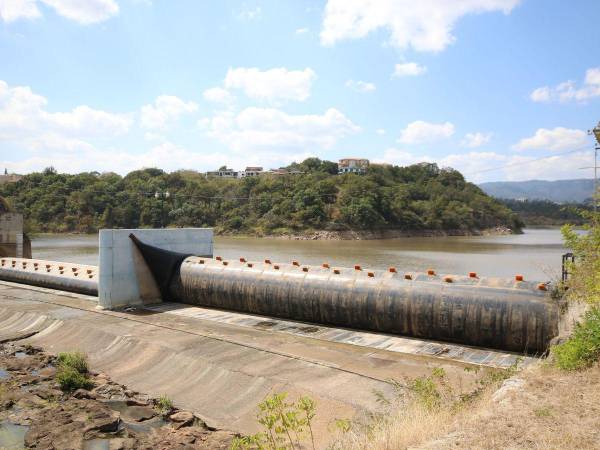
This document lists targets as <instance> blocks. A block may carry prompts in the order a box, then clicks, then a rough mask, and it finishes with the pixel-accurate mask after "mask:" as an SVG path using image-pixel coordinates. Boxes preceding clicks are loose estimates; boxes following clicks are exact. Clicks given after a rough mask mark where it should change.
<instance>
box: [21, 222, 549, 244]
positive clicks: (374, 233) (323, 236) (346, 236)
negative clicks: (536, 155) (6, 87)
mask: <svg viewBox="0 0 600 450" xmlns="http://www.w3.org/2000/svg"><path fill="white" fill-rule="evenodd" d="M208 228H210V227H208ZM528 228H532V229H556V228H560V227H528ZM213 229H214V228H213ZM97 234H98V233H97V232H96V233H77V232H71V231H70V232H46V231H44V232H40V233H31V239H32V240H34V239H35V238H36V237H45V236H82V237H83V236H97ZM515 234H523V231H522V230H513V229H511V228H508V227H503V226H499V227H495V228H485V229H482V230H477V229H476V230H461V229H457V230H394V229H388V230H385V229H384V230H341V231H328V230H307V231H299V232H296V233H276V234H261V233H233V232H223V231H217V230H215V237H229V238H256V239H279V240H288V241H317V240H320V241H359V240H364V241H367V240H381V239H397V238H412V237H415V238H424V237H431V238H439V237H451V236H508V235H515Z"/></svg>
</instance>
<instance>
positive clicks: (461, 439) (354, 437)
mask: <svg viewBox="0 0 600 450" xmlns="http://www.w3.org/2000/svg"><path fill="white" fill-rule="evenodd" d="M509 383H512V386H511V387H508V388H502V389H501V390H500V391H497V390H496V388H497V385H496V386H490V389H488V390H486V391H484V392H482V394H481V395H480V396H479V397H478V398H477V399H476V400H474V401H472V402H469V403H467V404H466V405H465V406H463V407H462V408H458V409H456V408H455V409H451V408H448V407H440V408H437V409H430V408H429V409H428V408H426V407H423V405H421V404H420V403H419V402H410V403H409V404H408V406H404V407H402V406H396V407H394V410H393V411H391V412H390V414H389V415H387V416H384V417H378V418H377V419H375V420H373V421H372V422H371V423H370V424H369V425H368V426H363V427H356V426H355V427H354V428H353V429H351V430H350V431H349V432H347V433H344V434H343V435H342V436H340V438H339V440H338V441H337V442H336V443H335V445H334V446H333V448H334V449H336V450H337V449H340V450H341V449H344V450H346V449H348V450H366V449H369V450H371V449H372V450H400V449H411V450H412V449H428V450H432V449H450V448H452V449H486V450H487V449H492V450H493V449H598V448H600V366H598V365H597V364H596V365H595V366H594V367H592V368H590V369H587V370H585V371H581V372H570V373H568V372H563V371H560V370H558V369H555V368H551V367H549V366H542V365H539V366H536V367H533V368H529V369H526V370H524V371H522V372H520V373H518V374H517V375H516V376H514V377H513V378H512V379H511V380H510V381H509Z"/></svg>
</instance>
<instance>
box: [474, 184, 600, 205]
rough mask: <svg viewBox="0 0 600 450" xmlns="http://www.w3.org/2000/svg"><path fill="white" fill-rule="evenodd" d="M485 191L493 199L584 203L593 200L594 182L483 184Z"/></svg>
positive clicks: (481, 186)
mask: <svg viewBox="0 0 600 450" xmlns="http://www.w3.org/2000/svg"><path fill="white" fill-rule="evenodd" d="M479 187H480V188H481V189H483V191H484V192H485V193H487V194H489V195H491V196H492V197H496V198H510V199H528V200H549V201H552V202H557V203H584V202H587V201H589V200H590V199H591V197H592V193H593V192H594V180H589V179H579V180H556V181H545V180H529V181H494V182H490V183H481V184H480V185H479Z"/></svg>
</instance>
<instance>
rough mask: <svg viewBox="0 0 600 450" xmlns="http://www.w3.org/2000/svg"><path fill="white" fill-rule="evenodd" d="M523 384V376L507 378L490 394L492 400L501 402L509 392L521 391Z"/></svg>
mask: <svg viewBox="0 0 600 450" xmlns="http://www.w3.org/2000/svg"><path fill="white" fill-rule="evenodd" d="M524 386H525V380H523V378H509V379H508V380H504V382H503V383H502V386H500V389H498V390H497V391H496V392H494V394H493V395H492V401H494V402H496V403H501V402H502V401H503V400H504V399H506V398H507V397H508V395H510V393H511V392H519V391H522V390H523V387H524Z"/></svg>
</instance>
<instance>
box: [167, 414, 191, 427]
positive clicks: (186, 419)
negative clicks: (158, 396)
mask: <svg viewBox="0 0 600 450" xmlns="http://www.w3.org/2000/svg"><path fill="white" fill-rule="evenodd" d="M169 419H170V420H171V421H172V422H173V427H174V428H175V429H176V430H178V429H179V428H181V427H185V426H189V425H192V424H193V423H194V420H195V417H194V415H193V414H192V413H191V412H189V411H179V412H176V413H175V414H171V415H170V416H169Z"/></svg>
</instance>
